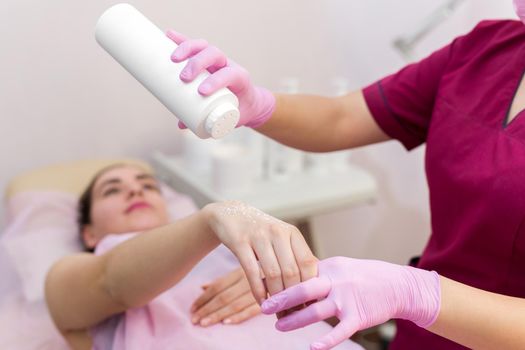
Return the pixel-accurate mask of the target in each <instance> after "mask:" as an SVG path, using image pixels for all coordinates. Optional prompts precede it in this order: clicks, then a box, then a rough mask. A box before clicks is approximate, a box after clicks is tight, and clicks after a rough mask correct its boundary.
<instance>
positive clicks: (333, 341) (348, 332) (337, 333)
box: [310, 320, 359, 350]
mask: <svg viewBox="0 0 525 350" xmlns="http://www.w3.org/2000/svg"><path fill="white" fill-rule="evenodd" d="M358 330H359V325H358V323H357V321H355V320H346V321H345V320H342V321H341V322H339V323H338V324H337V326H335V327H334V328H333V329H332V330H331V331H330V332H329V333H328V334H327V335H325V336H324V337H322V338H321V339H319V341H316V342H315V343H313V344H312V345H310V349H311V350H328V349H331V348H333V347H334V346H336V345H338V344H339V343H342V342H343V341H345V340H347V339H348V338H350V337H351V336H352V335H353V334H354V333H355V332H357V331H358Z"/></svg>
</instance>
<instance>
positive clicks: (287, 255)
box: [272, 235, 301, 288]
mask: <svg viewBox="0 0 525 350" xmlns="http://www.w3.org/2000/svg"><path fill="white" fill-rule="evenodd" d="M290 239H291V236H290V235H276V237H275V239H274V240H273V241H272V246H273V249H274V251H275V255H276V257H277V261H278V262H279V266H280V267H281V273H282V279H283V283H284V288H290V287H291V286H295V285H296V284H298V283H300V282H301V275H300V272H299V267H298V266H297V262H296V261H295V257H294V253H293V250H292V246H291V240H290Z"/></svg>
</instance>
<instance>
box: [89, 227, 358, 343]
mask: <svg viewBox="0 0 525 350" xmlns="http://www.w3.org/2000/svg"><path fill="white" fill-rule="evenodd" d="M133 236H134V234H125V235H110V236H107V237H106V238H104V239H103V240H102V242H101V243H100V244H99V246H98V247H97V250H96V254H103V253H104V252H106V251H108V250H110V249H111V248H113V247H114V246H116V245H118V244H119V243H120V242H122V241H124V240H126V239H129V238H130V237H133ZM238 266H239V265H238V262H237V260H236V259H235V257H234V256H233V255H232V254H231V253H230V251H229V250H228V249H226V248H225V247H224V246H220V247H219V248H217V249H215V250H214V251H212V252H211V253H210V254H208V256H206V257H205V258H204V259H203V260H202V261H201V262H200V263H199V264H198V265H197V266H195V268H194V269H193V270H192V271H191V272H190V273H189V274H188V275H187V276H186V277H185V278H184V279H183V280H182V281H180V282H179V283H178V284H177V285H176V286H174V287H172V288H171V289H169V290H167V291H166V292H164V293H163V294H161V295H159V296H158V297H157V298H155V299H154V300H152V301H151V302H150V303H149V304H148V305H146V306H144V307H141V308H136V309H130V310H128V311H126V312H125V313H124V314H121V315H117V316H115V317H112V318H111V319H109V320H107V321H105V322H103V323H101V324H100V325H98V326H97V327H95V328H93V329H92V335H93V338H94V347H93V348H94V349H95V350H106V349H113V350H121V349H122V350H124V349H125V350H134V349H137V350H139V349H140V350H143V349H166V350H169V349H191V350H200V349H215V350H221V349H225V350H226V349H228V350H235V349H239V350H240V349H243V350H245V349H264V350H267V349H274V350H275V349H308V348H309V344H310V343H312V342H313V341H315V340H317V339H319V338H320V337H321V336H323V335H324V334H326V333H327V332H328V331H329V330H330V329H331V327H330V326H329V325H328V324H325V323H319V324H315V325H311V326H309V327H306V328H304V329H300V330H297V331H294V332H289V333H281V332H279V331H277V330H275V328H274V323H275V317H274V316H266V315H262V314H261V315H259V316H256V317H254V318H252V319H250V320H248V321H246V322H244V323H241V324H239V325H223V324H218V325H214V326H211V327H207V328H203V327H200V326H195V325H193V324H192V323H191V321H190V312H189V309H190V306H191V304H192V303H193V301H194V300H195V298H196V297H197V296H198V295H200V293H201V289H200V286H201V285H203V284H205V283H207V282H210V281H212V280H214V279H216V278H217V277H219V276H222V275H224V274H226V273H227V272H229V271H231V270H233V269H235V268H237V267H238ZM335 349H340V350H342V349H353V350H358V349H362V347H360V346H359V345H357V344H355V343H353V342H351V341H347V342H345V343H343V344H341V345H339V346H338V347H336V348H335Z"/></svg>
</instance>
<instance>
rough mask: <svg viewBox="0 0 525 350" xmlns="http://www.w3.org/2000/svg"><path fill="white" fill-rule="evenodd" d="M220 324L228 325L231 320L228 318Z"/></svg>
mask: <svg viewBox="0 0 525 350" xmlns="http://www.w3.org/2000/svg"><path fill="white" fill-rule="evenodd" d="M222 323H224V324H230V323H232V320H231V319H229V318H225V319H224V320H222Z"/></svg>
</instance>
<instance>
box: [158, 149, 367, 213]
mask: <svg viewBox="0 0 525 350" xmlns="http://www.w3.org/2000/svg"><path fill="white" fill-rule="evenodd" d="M152 163H153V167H154V168H155V169H156V171H157V175H158V177H159V178H160V179H162V180H163V181H164V182H166V183H167V184H168V185H170V186H172V187H174V188H175V189H176V190H178V191H180V192H182V193H186V194H188V195H190V196H191V197H192V198H193V199H194V200H195V201H196V203H197V205H199V206H201V207H202V206H204V205H205V204H207V203H210V202H216V201H222V200H226V199H236V200H241V201H243V202H245V203H247V204H250V205H252V206H254V207H256V208H258V209H260V210H262V211H264V212H266V213H268V214H270V215H272V216H275V217H278V218H280V219H282V220H287V221H290V220H305V219H307V218H309V217H311V216H314V215H318V214H322V213H327V212H331V211H334V210H339V209H343V208H347V207H349V206H353V205H359V204H364V203H367V202H370V201H372V200H374V199H375V197H376V194H377V184H376V181H375V179H374V178H373V177H372V176H371V175H370V174H369V173H368V172H366V171H365V170H363V169H361V168H359V167H357V166H355V165H349V166H348V168H345V169H340V170H338V171H334V172H332V173H329V174H322V175H321V174H311V173H307V172H305V173H302V174H300V175H297V176H295V177H293V178H291V179H288V180H282V181H268V180H266V181H265V180H259V181H254V183H253V186H251V188H250V189H249V190H248V191H245V192H242V193H228V194H221V193H218V192H217V191H216V190H214V188H213V186H212V181H211V176H210V174H209V173H195V172H192V171H190V170H189V169H188V167H187V166H185V164H184V161H183V159H182V158H181V157H174V156H167V155H164V154H162V153H160V152H156V153H154V154H153V161H152Z"/></svg>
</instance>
